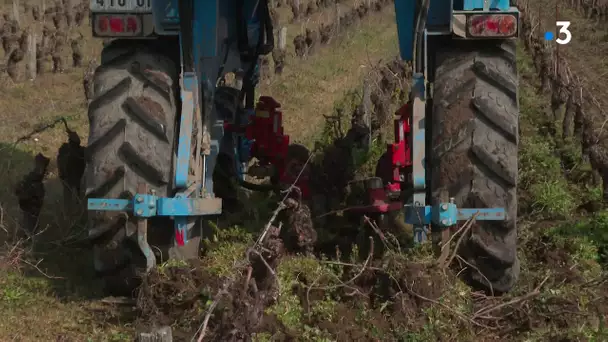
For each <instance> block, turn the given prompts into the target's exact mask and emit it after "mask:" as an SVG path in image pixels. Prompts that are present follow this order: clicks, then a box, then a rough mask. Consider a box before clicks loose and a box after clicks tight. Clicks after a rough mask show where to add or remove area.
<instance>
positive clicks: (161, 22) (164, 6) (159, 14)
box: [152, 0, 179, 35]
mask: <svg viewBox="0 0 608 342" xmlns="http://www.w3.org/2000/svg"><path fill="white" fill-rule="evenodd" d="M152 14H153V18H154V19H153V20H154V32H155V33H156V34H158V35H175V34H178V33H179V10H178V0H153V1H152Z"/></svg>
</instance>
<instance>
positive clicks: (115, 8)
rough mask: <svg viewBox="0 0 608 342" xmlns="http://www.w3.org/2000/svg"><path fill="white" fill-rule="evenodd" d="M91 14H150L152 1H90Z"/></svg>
mask: <svg viewBox="0 0 608 342" xmlns="http://www.w3.org/2000/svg"><path fill="white" fill-rule="evenodd" d="M91 12H113V13H116V12H139V13H142V12H147V13H150V12H152V0H91Z"/></svg>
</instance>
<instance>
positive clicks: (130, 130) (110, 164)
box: [85, 41, 178, 295]
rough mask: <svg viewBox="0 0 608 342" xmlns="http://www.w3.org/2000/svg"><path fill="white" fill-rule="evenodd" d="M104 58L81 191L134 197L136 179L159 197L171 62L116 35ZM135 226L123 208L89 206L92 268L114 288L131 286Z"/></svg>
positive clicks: (169, 116) (171, 118) (167, 158)
mask: <svg viewBox="0 0 608 342" xmlns="http://www.w3.org/2000/svg"><path fill="white" fill-rule="evenodd" d="M132 45H133V44H132ZM101 59H102V65H101V66H100V67H98V68H97V70H96V71H95V76H94V80H93V84H94V94H95V96H94V99H93V100H92V101H91V103H90V105H89V111H88V116H89V124H90V125H89V126H90V128H89V130H90V132H89V137H90V138H89V144H88V147H87V152H86V155H87V160H88V163H87V169H86V171H85V189H86V190H85V195H86V196H87V197H89V198H90V197H97V198H99V197H102V198H131V197H132V196H133V195H135V194H136V193H137V187H138V184H140V183H145V184H147V186H148V189H149V190H155V191H156V193H157V195H159V196H172V195H173V194H172V193H171V191H172V187H171V183H172V182H171V180H172V172H173V167H172V165H173V162H174V146H175V139H174V132H175V115H176V114H177V108H176V102H177V99H176V88H175V85H174V84H173V81H172V80H177V77H178V70H177V68H176V66H175V64H174V63H173V61H172V60H171V59H169V58H167V57H165V56H163V55H162V54H159V53H156V52H153V51H151V50H149V49H147V48H146V46H145V44H143V45H138V46H137V47H135V46H126V44H125V43H121V42H120V41H117V42H113V43H112V44H110V45H109V46H107V47H106V48H105V49H104V51H103V52H102V58H101ZM142 70H143V71H142ZM154 221H155V219H154V220H150V224H154V223H153V222H154ZM101 227H103V228H101ZM135 231H136V230H135V224H134V222H133V220H129V219H128V216H127V215H125V213H117V212H89V235H90V236H91V237H92V240H93V242H94V259H95V271H96V272H97V274H98V275H99V276H101V277H103V278H104V279H105V283H106V284H105V285H106V290H107V292H110V293H111V294H113V295H127V294H129V293H127V292H126V291H132V290H133V286H134V285H136V283H135V282H134V281H133V279H135V278H136V274H135V273H134V272H136V269H137V268H138V267H140V266H141V262H142V258H143V255H141V252H140V251H139V249H138V247H137V244H136V243H135V242H134V241H131V240H132V236H133V235H134V232H135ZM150 239H152V237H151V236H149V240H150Z"/></svg>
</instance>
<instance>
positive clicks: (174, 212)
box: [88, 0, 223, 267]
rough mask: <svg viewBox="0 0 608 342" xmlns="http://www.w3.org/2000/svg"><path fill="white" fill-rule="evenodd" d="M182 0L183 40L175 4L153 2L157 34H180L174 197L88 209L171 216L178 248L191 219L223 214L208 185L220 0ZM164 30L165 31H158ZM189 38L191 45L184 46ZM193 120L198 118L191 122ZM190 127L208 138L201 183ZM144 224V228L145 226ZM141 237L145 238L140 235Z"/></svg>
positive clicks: (143, 196) (214, 134)
mask: <svg viewBox="0 0 608 342" xmlns="http://www.w3.org/2000/svg"><path fill="white" fill-rule="evenodd" d="M185 1H192V6H193V13H187V14H185V15H188V16H190V15H192V18H194V19H193V20H192V22H191V26H192V32H191V33H190V34H189V35H184V34H183V32H181V30H179V25H180V13H178V12H179V11H178V5H179V1H178V0H154V19H155V22H156V24H157V33H158V34H175V33H178V34H179V44H180V59H181V67H182V73H181V75H180V97H181V112H180V122H179V136H178V140H177V149H176V150H177V155H176V159H175V160H176V161H175V167H174V191H175V192H176V195H175V197H173V198H162V197H158V196H156V195H155V194H154V193H137V194H136V195H135V196H134V198H133V199H132V200H127V199H100V198H90V199H88V210H98V211H124V212H130V213H133V215H134V217H137V218H140V219H141V220H143V221H145V219H147V218H151V217H155V216H169V217H172V218H173V219H174V223H175V233H176V235H175V236H176V242H177V244H178V245H181V244H182V243H184V244H185V243H187V242H188V235H189V234H188V230H189V229H190V227H192V226H193V224H194V220H193V219H196V218H197V217H201V216H205V215H216V214H220V213H221V212H222V206H221V199H216V198H214V193H213V182H212V171H213V167H214V165H215V157H216V156H217V153H218V152H219V141H220V140H221V139H222V136H223V121H220V120H218V119H217V118H216V117H215V113H214V111H213V97H214V91H215V79H216V78H217V70H218V65H219V63H216V60H217V58H216V57H217V54H218V53H217V52H218V51H217V50H218V49H217V45H218V44H217V41H218V39H217V36H218V32H217V21H218V14H219V0H211V1H196V0H185ZM186 20H187V19H186ZM175 28H177V31H176V30H174V29H175ZM163 29H165V30H164V31H163ZM187 37H190V38H187ZM190 39H191V41H189V40H190ZM186 48H191V51H192V57H193V58H192V60H193V61H192V62H186V60H185V56H184V51H185V50H187V49H186ZM210 61H211V62H210ZM186 63H190V64H192V63H193V65H187V68H185V66H186ZM185 69H187V70H185ZM196 118H198V119H197V120H195V119H196ZM201 121H202V122H201ZM195 122H196V123H197V124H198V127H197V128H198V129H199V133H200V134H203V135H205V134H206V135H207V136H208V137H210V138H209V139H208V140H207V142H208V145H210V146H208V148H207V151H205V152H206V154H205V155H204V156H203V158H204V159H205V162H204V168H205V170H202V174H203V177H202V178H203V179H196V180H192V179H190V169H191V166H192V165H191V161H192V144H193V141H192V140H193V132H194V129H195V127H194V123H195ZM218 127H219V129H218ZM200 128H203V132H200ZM198 148H199V149H202V147H201V146H198ZM195 167H196V166H195ZM143 188H145V186H144V187H143ZM138 192H140V190H138ZM146 192H147V191H146ZM143 221H142V222H143ZM143 225H144V226H145V222H144V223H143ZM145 227H146V228H144V229H143V230H144V231H145V230H146V229H147V226H145ZM143 236H144V238H145V232H144V233H143ZM138 238H139V237H138ZM144 245H145V244H144ZM142 252H144V254H145V255H146V256H147V258H148V255H151V256H150V258H148V266H149V267H150V265H151V264H152V262H151V260H152V259H153V254H151V251H149V247H142Z"/></svg>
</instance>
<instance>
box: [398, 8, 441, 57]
mask: <svg viewBox="0 0 608 342" xmlns="http://www.w3.org/2000/svg"><path fill="white" fill-rule="evenodd" d="M435 2H436V1H435ZM415 8H416V1H415V0H395V16H396V20H397V33H398V35H399V51H400V53H401V59H403V60H406V61H411V60H412V59H413V54H414V25H415V22H414V20H415V18H414V12H415Z"/></svg>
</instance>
